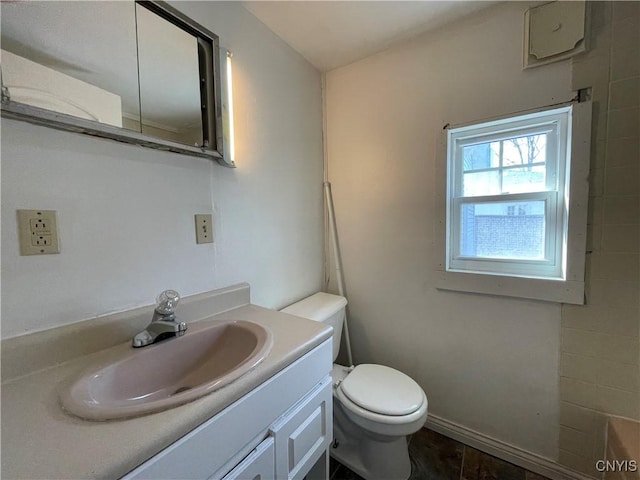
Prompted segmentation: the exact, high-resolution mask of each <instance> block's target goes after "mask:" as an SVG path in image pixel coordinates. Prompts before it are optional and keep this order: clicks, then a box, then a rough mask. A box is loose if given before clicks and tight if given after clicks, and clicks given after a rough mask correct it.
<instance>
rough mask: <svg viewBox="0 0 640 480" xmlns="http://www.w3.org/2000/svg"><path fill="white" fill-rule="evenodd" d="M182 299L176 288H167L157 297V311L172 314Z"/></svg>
mask: <svg viewBox="0 0 640 480" xmlns="http://www.w3.org/2000/svg"><path fill="white" fill-rule="evenodd" d="M179 301H180V294H179V293H178V292H176V291H175V290H165V291H164V292H162V293H161V294H160V295H158V298H156V312H158V313H159V314H161V315H171V314H172V313H174V312H175V309H176V306H177V305H178V302H179Z"/></svg>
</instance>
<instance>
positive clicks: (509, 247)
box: [460, 200, 545, 260]
mask: <svg viewBox="0 0 640 480" xmlns="http://www.w3.org/2000/svg"><path fill="white" fill-rule="evenodd" d="M544 207H545V202H544V201H541V200H530V201H520V202H492V203H475V204H474V203H467V204H463V205H462V208H461V212H460V254H461V255H462V256H465V257H480V258H498V259H503V258H509V259H520V260H542V259H544V250H545V245H544V236H545V214H544V212H545V208H544Z"/></svg>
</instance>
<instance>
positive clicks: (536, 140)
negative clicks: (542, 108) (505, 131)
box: [502, 134, 547, 167]
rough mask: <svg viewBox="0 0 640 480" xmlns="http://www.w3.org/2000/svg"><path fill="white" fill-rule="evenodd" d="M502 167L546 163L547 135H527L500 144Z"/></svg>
mask: <svg viewBox="0 0 640 480" xmlns="http://www.w3.org/2000/svg"><path fill="white" fill-rule="evenodd" d="M502 144H503V145H502V148H503V149H504V150H503V159H502V166H503V167H508V166H511V165H529V164H532V163H540V162H544V161H546V149H547V135H546V134H542V135H529V136H526V137H517V138H510V139H509V140H504V141H503V142H502Z"/></svg>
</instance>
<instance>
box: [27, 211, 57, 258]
mask: <svg viewBox="0 0 640 480" xmlns="http://www.w3.org/2000/svg"><path fill="white" fill-rule="evenodd" d="M17 212H18V236H19V240H20V255H46V254H49V253H60V246H59V243H58V222H57V220H58V219H57V212H56V211H55V210H18V211H17Z"/></svg>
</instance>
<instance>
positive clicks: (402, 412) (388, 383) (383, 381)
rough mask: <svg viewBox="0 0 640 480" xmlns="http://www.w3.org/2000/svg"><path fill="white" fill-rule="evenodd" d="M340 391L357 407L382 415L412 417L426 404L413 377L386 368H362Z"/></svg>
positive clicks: (343, 383) (342, 383)
mask: <svg viewBox="0 0 640 480" xmlns="http://www.w3.org/2000/svg"><path fill="white" fill-rule="evenodd" d="M340 388H341V390H342V393H343V394H344V395H345V396H346V397H347V398H348V399H349V400H350V401H351V402H353V403H354V404H355V405H357V406H358V407H360V408H363V409H364V410H367V411H369V412H372V413H375V414H379V415H389V416H394V417H396V416H406V415H410V414H412V413H414V412H416V411H417V410H419V409H420V407H421V406H422V404H423V403H424V401H425V395H424V392H423V391H422V389H421V388H420V386H419V385H418V384H417V383H416V382H415V381H414V380H413V379H412V378H410V377H409V376H407V375H405V374H404V373H402V372H399V371H398V370H395V369H393V368H390V367H386V366H384V365H373V364H362V365H358V366H357V367H355V368H354V369H353V371H352V372H351V373H350V374H349V375H347V377H346V378H345V379H344V380H343V381H342V382H341V384H340Z"/></svg>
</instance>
